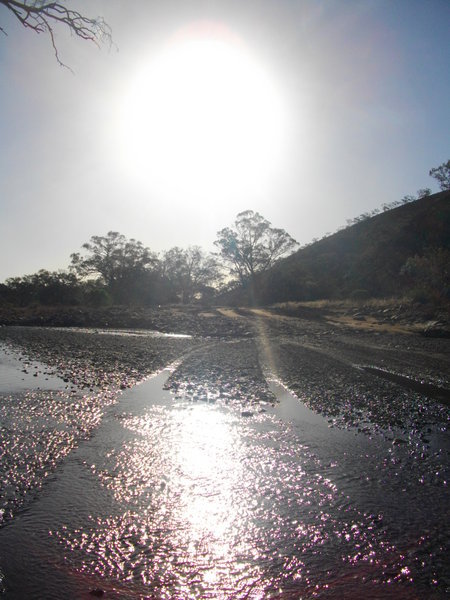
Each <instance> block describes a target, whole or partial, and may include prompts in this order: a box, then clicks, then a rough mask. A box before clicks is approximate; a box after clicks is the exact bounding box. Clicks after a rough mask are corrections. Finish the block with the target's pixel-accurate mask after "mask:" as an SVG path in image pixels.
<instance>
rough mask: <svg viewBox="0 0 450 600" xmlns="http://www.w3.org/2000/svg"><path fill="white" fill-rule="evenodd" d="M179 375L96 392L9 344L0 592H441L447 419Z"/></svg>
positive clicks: (3, 376)
mask: <svg viewBox="0 0 450 600" xmlns="http://www.w3.org/2000/svg"><path fill="white" fill-rule="evenodd" d="M25 371H26V372H25ZM169 375H170V369H166V370H164V371H162V372H161V373H159V374H158V375H156V376H153V377H151V378H149V379H148V380H146V381H145V382H143V383H142V384H140V385H138V386H135V387H134V388H132V389H130V390H126V391H124V392H123V393H122V394H120V395H119V396H118V397H117V396H116V395H114V394H111V395H110V396H108V394H105V393H103V394H98V395H97V396H96V395H95V394H94V393H91V394H87V395H86V394H81V392H79V391H78V390H76V389H74V388H71V386H70V385H68V384H67V382H64V381H62V380H61V379H59V378H58V377H56V376H55V375H52V374H51V373H50V372H47V373H46V372H45V367H44V366H42V365H37V364H28V365H24V364H23V361H22V362H19V361H18V360H17V357H15V356H14V354H12V353H10V352H2V353H1V354H0V386H1V387H0V389H1V392H2V393H1V394H0V426H1V446H0V452H1V454H0V474H1V477H2V484H1V496H0V502H1V503H2V504H0V509H1V514H2V516H3V525H2V526H1V527H0V590H1V591H2V593H3V597H5V598H8V599H9V598H14V599H16V598H18V599H19V598H20V599H22V598H48V599H53V598H55V599H56V598H92V597H95V596H97V597H105V598H164V599H166V598H167V599H172V598H175V599H188V598H255V599H256V598H261V599H262V598H286V599H287V598H289V599H291V598H292V599H293V598H298V599H299V598H354V599H359V598H364V597H366V598H400V599H401V598H408V599H412V598H444V597H446V595H447V593H448V591H449V583H450V580H449V577H448V575H449V574H448V562H447V549H446V544H447V543H448V531H449V529H448V523H449V516H450V515H449V509H448V492H447V477H448V440H447V438H446V437H445V436H444V435H443V434H442V433H441V434H440V433H439V431H438V430H436V431H432V432H429V439H428V440H426V443H425V442H424V441H423V438H421V437H419V436H417V439H414V438H413V437H412V438H410V439H401V438H398V439H396V440H394V441H393V440H392V437H387V436H384V435H382V434H375V433H374V434H372V435H367V434H364V433H358V431H357V430H341V429H337V428H330V427H329V424H328V422H327V421H326V420H325V419H324V418H322V417H321V416H320V415H317V414H315V413H313V412H311V411H310V410H309V409H307V408H306V407H305V406H303V405H302V404H301V403H300V401H299V400H298V399H297V398H295V397H294V396H292V395H291V394H290V393H289V392H288V391H287V390H286V389H285V388H284V387H283V386H282V385H281V384H280V383H279V382H277V381H276V380H271V381H270V386H271V389H272V391H273V392H274V393H275V395H276V396H277V398H278V400H279V403H278V404H275V405H272V404H271V403H268V402H262V403H260V404H259V406H257V407H256V408H255V407H254V408H253V409H251V411H250V410H249V411H247V410H243V409H242V408H239V407H238V406H235V405H231V404H227V403H226V402H221V401H220V399H219V401H215V402H202V401H198V402H193V401H192V400H187V399H186V398H183V397H177V398H175V397H174V396H173V395H172V394H171V393H170V392H169V391H166V390H164V389H163V388H164V383H165V381H166V380H167V378H168V377H169ZM0 595H1V594H0Z"/></svg>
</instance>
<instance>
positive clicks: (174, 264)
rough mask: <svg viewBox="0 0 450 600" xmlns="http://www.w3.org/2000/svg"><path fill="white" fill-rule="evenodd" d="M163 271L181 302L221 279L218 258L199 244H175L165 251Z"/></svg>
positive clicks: (205, 289)
mask: <svg viewBox="0 0 450 600" xmlns="http://www.w3.org/2000/svg"><path fill="white" fill-rule="evenodd" d="M161 272H162V275H163V277H164V278H165V279H166V280H167V281H168V282H169V283H170V285H171V287H172V289H173V291H174V292H175V294H176V295H177V296H178V298H180V300H181V302H183V303H184V304H187V303H188V302H191V301H192V299H193V298H194V296H196V295H197V294H199V295H202V294H203V293H204V292H206V291H208V290H209V289H210V288H211V287H212V286H213V285H214V284H215V283H217V282H218V281H219V280H220V270H219V266H218V263H217V259H216V258H215V257H214V256H212V255H211V254H208V253H206V252H204V251H203V250H202V249H201V248H200V247H199V246H190V247H189V248H187V249H182V248H179V247H178V246H175V247H173V248H170V250H167V251H166V252H164V254H163V257H162V260H161Z"/></svg>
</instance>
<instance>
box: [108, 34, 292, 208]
mask: <svg viewBox="0 0 450 600" xmlns="http://www.w3.org/2000/svg"><path fill="white" fill-rule="evenodd" d="M285 116H286V115H285V107H284V105H283V100H282V96H281V94H280V93H279V91H278V89H277V87H276V85H275V83H274V82H273V81H272V80H271V78H270V77H269V75H268V74H267V73H266V72H265V70H264V68H263V67H262V65H261V64H259V63H258V62H257V61H256V60H255V58H254V57H253V56H252V55H251V54H250V53H249V52H248V50H246V48H245V47H244V46H243V44H241V43H239V42H238V41H236V40H235V39H233V38H231V37H230V36H228V37H227V36H213V37H205V36H199V35H189V36H183V37H182V38H181V39H180V38H176V39H174V40H172V41H171V42H170V43H169V44H168V45H167V46H166V47H165V48H164V50H162V51H161V53H160V54H159V55H157V56H154V57H153V58H151V59H149V61H148V62H147V63H146V64H144V65H141V67H140V68H139V69H138V70H137V72H136V74H135V76H134V77H133V80H132V82H131V85H130V86H129V89H128V90H127V94H126V97H125V99H124V102H123V104H122V107H121V111H120V118H119V129H120V142H119V143H120V147H121V149H122V151H123V154H122V156H121V162H122V164H123V165H124V166H125V167H126V170H127V171H128V172H129V173H130V174H131V175H132V177H134V178H137V179H138V180H140V181H141V182H142V183H143V184H145V185H146V186H149V187H151V188H152V189H155V190H157V191H160V192H162V193H169V194H170V193H176V194H180V193H181V194H183V195H184V197H186V196H188V197H189V196H197V197H202V196H205V197H206V196H208V197H209V199H210V200H212V199H213V198H211V195H212V194H213V195H215V196H216V197H217V196H219V197H220V196H222V195H226V194H228V193H230V192H231V191H233V190H235V191H238V192H241V193H242V192H244V193H246V192H250V191H257V190H258V189H260V188H263V187H264V186H265V185H267V183H268V182H269V180H270V177H271V176H272V175H273V174H274V172H276V170H277V168H278V166H279V163H280V161H281V158H282V154H283V148H284V146H285V134H286V131H285Z"/></svg>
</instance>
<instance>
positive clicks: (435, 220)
mask: <svg viewBox="0 0 450 600" xmlns="http://www.w3.org/2000/svg"><path fill="white" fill-rule="evenodd" d="M435 248H444V249H446V250H447V251H448V250H450V192H448V191H446V192H441V193H438V194H434V195H432V196H428V197H426V198H422V199H420V200H416V201H414V202H411V203H409V204H405V205H402V206H399V207H397V208H394V209H392V210H389V211H387V212H384V213H382V214H378V215H376V216H374V217H370V218H367V219H366V220H364V221H361V222H359V223H356V224H354V225H352V226H351V227H348V228H347V229H344V230H341V231H339V232H337V233H335V234H333V235H331V236H329V237H327V238H324V239H322V240H320V241H318V242H316V243H314V244H312V245H310V246H308V247H306V248H303V249H300V250H298V251H297V252H296V253H294V254H292V255H291V256H289V257H288V258H286V259H284V260H282V261H280V262H279V263H277V264H276V265H275V266H274V267H273V268H272V269H271V270H270V271H268V272H267V273H264V274H263V275H261V276H260V277H259V278H258V280H257V282H256V286H255V288H256V290H255V292H256V293H255V295H256V299H257V301H258V302H260V303H265V304H271V303H274V302H283V301H287V300H314V299H319V298H351V297H354V298H357V297H381V296H391V295H394V296H395V295H399V294H402V293H404V292H405V291H406V290H408V289H410V288H411V280H410V279H409V278H408V277H407V276H400V271H401V269H402V266H403V265H404V264H405V262H406V261H407V259H408V258H409V257H413V256H415V255H418V256H422V255H423V254H424V253H426V252H427V250H430V249H435ZM229 299H230V300H233V301H237V302H239V301H243V300H244V295H243V293H242V290H241V291H240V292H237V293H235V294H234V298H229Z"/></svg>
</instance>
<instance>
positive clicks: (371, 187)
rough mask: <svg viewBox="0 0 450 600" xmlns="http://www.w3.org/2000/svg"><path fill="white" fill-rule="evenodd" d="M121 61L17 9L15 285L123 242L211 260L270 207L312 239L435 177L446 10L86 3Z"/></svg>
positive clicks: (296, 2)
mask: <svg viewBox="0 0 450 600" xmlns="http://www.w3.org/2000/svg"><path fill="white" fill-rule="evenodd" d="M67 4H68V5H71V6H73V7H76V8H79V9H80V10H81V11H83V12H84V13H86V14H87V15H89V16H93V17H95V16H97V15H102V16H103V17H104V18H105V20H106V21H107V22H108V23H109V24H110V25H111V27H112V30H113V38H114V41H115V44H116V45H117V49H115V48H112V49H111V50H109V49H108V48H107V47H103V48H102V49H101V50H98V49H97V48H96V47H95V46H94V45H93V44H90V43H87V42H83V41H81V40H78V39H75V38H73V37H71V36H70V34H69V33H68V32H66V31H65V30H64V29H63V28H59V29H57V45H58V47H59V51H60V55H61V58H62V60H63V61H64V62H65V63H66V64H68V65H69V66H70V67H71V69H72V70H73V73H72V72H70V71H69V70H68V69H64V68H61V67H59V66H58V64H57V62H56V61H55V58H54V55H53V50H52V47H51V44H50V41H49V39H48V38H47V37H46V36H45V35H43V34H42V35H36V34H34V33H33V32H31V31H27V30H25V29H24V28H23V27H21V26H20V25H19V24H16V23H15V22H14V21H13V19H12V17H10V16H9V14H8V11H7V10H6V9H5V8H4V7H3V6H0V25H1V26H2V27H3V28H4V29H5V30H6V32H7V34H8V35H7V36H6V35H3V34H1V33H0V149H1V154H0V156H1V159H0V245H1V247H0V252H1V260H0V281H3V280H4V279H5V278H7V277H11V276H16V275H24V274H30V273H34V272H36V271H37V270H39V269H41V268H45V269H49V270H56V269H59V268H65V267H67V265H68V264H69V262H70V254H71V253H72V252H76V251H79V250H80V247H81V245H82V244H83V243H84V242H86V241H88V240H89V238H90V237H91V235H103V234H106V233H107V232H108V231H110V230H115V231H120V232H121V233H123V234H125V235H126V236H127V237H133V238H136V239H138V240H140V241H142V242H143V243H144V244H145V245H147V246H149V247H150V248H151V249H152V250H154V251H157V252H161V251H163V250H167V249H169V248H170V247H172V246H174V245H178V246H182V247H186V246H188V245H193V244H198V245H201V246H203V247H204V248H205V249H208V250H209V249H213V242H214V240H215V237H216V233H217V231H218V230H219V229H221V228H223V227H225V226H227V225H231V223H232V222H233V220H234V218H235V216H236V214H237V213H238V212H240V211H242V210H245V209H253V210H257V211H259V212H260V213H261V214H263V215H264V216H265V217H266V218H267V219H269V220H270V221H271V222H272V224H273V225H274V226H277V227H282V228H285V229H286V230H287V231H288V232H289V233H290V234H291V235H292V236H293V237H295V238H296V239H297V241H298V242H299V243H300V244H304V243H306V242H308V241H310V240H311V239H312V238H314V237H320V236H322V235H323V234H324V233H326V232H332V231H335V230H336V229H337V228H338V227H340V226H341V225H344V224H345V222H346V219H348V218H352V217H355V216H357V215H359V214H361V213H362V212H365V211H367V210H372V209H374V208H377V207H380V206H381V204H382V203H384V202H392V201H394V200H398V199H400V198H401V197H402V196H404V195H405V194H414V193H415V192H416V191H417V189H419V188H423V187H431V189H432V190H433V191H438V187H437V184H435V183H434V180H432V179H431V178H430V177H429V176H428V171H429V169H430V168H431V167H433V166H437V165H439V164H441V163H442V162H444V161H446V160H447V159H448V158H450V147H449V145H450V144H449V140H450V119H449V115H450V110H449V108H450V103H449V98H450V79H449V72H450V35H449V24H450V2H449V1H448V0H428V1H424V0H355V1H352V0H348V1H346V0H336V1H333V0H324V1H321V0H305V1H302V0H272V1H267V0H266V1H263V0H261V1H256V0H248V1H246V2H244V1H242V0H241V1H236V2H234V1H230V0H227V1H225V0H224V1H220V0H215V1H210V2H206V1H204V2H194V1H192V0H190V1H189V2H186V1H180V2H173V1H169V0H167V1H164V0H158V1H156V0H155V1H152V0H145V1H144V0H142V1H141V0H126V1H125V0H122V1H120V0H108V1H106V0H98V1H91V0H90V1H87V0H86V1H81V0H80V1H78V2H77V1H73V2H72V1H71V0H70V1H69V0H67Z"/></svg>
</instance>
